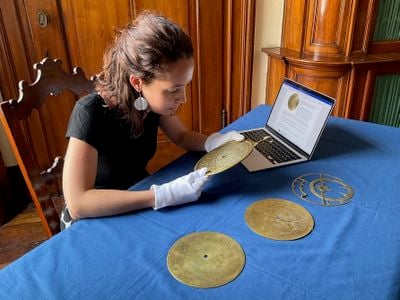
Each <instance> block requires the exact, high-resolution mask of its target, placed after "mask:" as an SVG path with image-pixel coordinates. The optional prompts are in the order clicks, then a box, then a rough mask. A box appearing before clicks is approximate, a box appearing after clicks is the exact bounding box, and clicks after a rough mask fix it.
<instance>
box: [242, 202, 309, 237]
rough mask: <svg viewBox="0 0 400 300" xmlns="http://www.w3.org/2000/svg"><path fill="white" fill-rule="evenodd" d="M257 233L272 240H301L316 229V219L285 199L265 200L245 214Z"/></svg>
mask: <svg viewBox="0 0 400 300" xmlns="http://www.w3.org/2000/svg"><path fill="white" fill-rule="evenodd" d="M245 219H246V223H247V225H248V226H249V227H250V229H251V230H253V231H254V232H255V233H257V234H259V235H262V236H264V237H266V238H269V239H272V240H281V241H290V240H296V239H300V238H302V237H304V236H306V235H307V234H309V233H310V232H311V231H312V229H313V228H314V219H313V217H312V216H311V214H310V213H309V212H308V211H307V210H306V209H305V208H304V207H302V206H300V205H298V204H296V203H294V202H292V201H288V200H283V199H265V200H260V201H257V202H255V203H253V204H252V205H250V206H249V207H248V208H247V210H246V214H245Z"/></svg>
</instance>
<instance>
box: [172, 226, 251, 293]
mask: <svg viewBox="0 0 400 300" xmlns="http://www.w3.org/2000/svg"><path fill="white" fill-rule="evenodd" d="M244 263H245V255H244V252H243V249H242V247H241V246H240V245H239V244H238V243H237V242H236V241H235V240H233V239H232V238H231V237H229V236H227V235H225V234H222V233H218V232H208V231H204V232H195V233H191V234H189V235H186V236H184V237H182V238H180V239H179V240H177V241H176V242H175V243H174V244H173V245H172V247H171V248H170V250H169V252H168V257H167V265H168V270H169V272H170V273H171V274H172V276H173V277H174V278H175V279H176V280H178V281H180V282H182V283H184V284H187V285H189V286H192V287H198V288H213V287H218V286H221V285H224V284H227V283H228V282H231V281H232V280H234V279H235V278H236V277H237V276H238V275H239V274H240V272H241V271H242V270H243V267H244Z"/></svg>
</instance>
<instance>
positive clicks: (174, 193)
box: [150, 168, 209, 210]
mask: <svg viewBox="0 0 400 300" xmlns="http://www.w3.org/2000/svg"><path fill="white" fill-rule="evenodd" d="M206 173H207V168H202V169H199V170H196V171H193V172H191V173H189V174H187V175H185V176H182V177H179V178H177V179H175V180H173V181H171V182H168V183H164V184H163V185H156V184H153V185H152V186H151V188H150V189H151V190H153V191H154V194H155V205H154V207H153V208H154V209H155V210H157V209H160V208H163V207H166V206H174V205H180V204H183V203H188V202H193V201H196V200H197V199H198V198H199V197H200V194H201V191H202V188H203V186H204V184H205V183H206V182H207V181H208V179H209V177H208V176H206V175H205V174H206Z"/></svg>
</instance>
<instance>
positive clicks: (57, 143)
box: [0, 58, 93, 237]
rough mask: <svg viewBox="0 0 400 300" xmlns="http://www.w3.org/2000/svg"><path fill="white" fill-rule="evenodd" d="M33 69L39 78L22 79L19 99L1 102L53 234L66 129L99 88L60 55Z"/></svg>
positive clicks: (39, 207) (17, 151) (20, 162)
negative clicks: (82, 100) (83, 99)
mask: <svg viewBox="0 0 400 300" xmlns="http://www.w3.org/2000/svg"><path fill="white" fill-rule="evenodd" d="M33 68H34V69H35V70H36V72H37V77H36V80H35V82H34V83H32V84H27V83H26V82H25V81H20V82H19V97H18V99H13V100H9V101H4V102H2V103H1V104H0V108H1V114H0V119H1V122H2V124H3V126H4V128H5V131H6V134H7V137H8V139H9V141H10V144H11V148H12V150H13V152H14V155H15V158H16V160H17V163H18V165H19V168H20V170H21V173H22V175H23V177H24V180H25V182H26V185H27V187H28V190H29V193H30V196H31V198H32V201H33V203H34V204H35V207H36V209H37V212H38V214H39V217H40V218H41V221H42V223H43V227H44V230H45V232H46V234H47V235H48V236H49V237H51V236H52V235H54V234H56V233H57V232H59V231H60V207H61V206H62V205H63V197H62V187H61V174H62V163H63V156H64V154H65V150H66V145H67V141H66V139H65V137H64V135H65V131H66V127H67V125H68V120H69V116H70V114H71V111H72V108H73V106H74V104H75V102H76V100H77V99H78V98H79V96H82V95H84V94H87V93H90V92H92V91H93V79H91V80H89V79H87V78H86V76H85V74H84V73H83V71H82V70H81V69H80V68H74V70H73V72H72V73H67V72H65V71H64V70H63V69H62V68H61V61H60V60H57V59H56V60H52V59H50V58H44V59H43V60H42V61H41V62H40V63H37V64H35V65H34V66H33Z"/></svg>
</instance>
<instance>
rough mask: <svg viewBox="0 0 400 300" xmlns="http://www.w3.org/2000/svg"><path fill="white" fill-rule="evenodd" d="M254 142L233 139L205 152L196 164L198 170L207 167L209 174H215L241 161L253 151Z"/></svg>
mask: <svg viewBox="0 0 400 300" xmlns="http://www.w3.org/2000/svg"><path fill="white" fill-rule="evenodd" d="M253 148H254V142H252V141H250V140H244V141H241V142H237V141H231V142H228V143H226V144H224V145H222V146H220V147H218V148H215V149H214V150H212V151H210V152H208V153H207V154H205V155H204V156H203V157H202V158H200V160H199V161H198V162H197V164H196V165H195V167H194V169H195V170H198V169H201V168H204V167H206V168H207V169H208V172H207V175H215V174H218V173H221V172H223V171H225V170H227V169H229V168H232V167H233V166H235V165H237V164H238V163H240V162H241V161H242V160H243V159H245V158H246V157H247V156H248V155H249V154H250V153H251V151H253Z"/></svg>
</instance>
